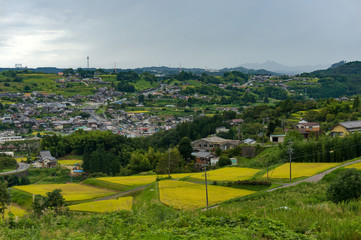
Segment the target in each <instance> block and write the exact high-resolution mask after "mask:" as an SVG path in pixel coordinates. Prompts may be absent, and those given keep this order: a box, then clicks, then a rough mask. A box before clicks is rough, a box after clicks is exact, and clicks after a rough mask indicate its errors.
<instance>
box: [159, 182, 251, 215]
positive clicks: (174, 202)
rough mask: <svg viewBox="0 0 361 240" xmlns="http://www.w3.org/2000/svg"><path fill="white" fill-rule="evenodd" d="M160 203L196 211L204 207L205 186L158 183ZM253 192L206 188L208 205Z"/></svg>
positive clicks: (214, 187)
mask: <svg viewBox="0 0 361 240" xmlns="http://www.w3.org/2000/svg"><path fill="white" fill-rule="evenodd" d="M159 192H160V201H161V202H162V203H164V204H166V205H168V206H172V207H174V208H176V209H196V208H201V207H205V206H206V195H205V185H201V184H195V183H188V182H180V181H173V180H163V181H160V182H159ZM253 193H255V192H253V191H248V190H243V189H242V190H241V189H233V188H226V187H219V186H213V185H209V186H208V199H209V205H214V204H217V203H219V202H222V201H226V200H228V199H232V198H236V197H241V196H245V195H249V194H253Z"/></svg>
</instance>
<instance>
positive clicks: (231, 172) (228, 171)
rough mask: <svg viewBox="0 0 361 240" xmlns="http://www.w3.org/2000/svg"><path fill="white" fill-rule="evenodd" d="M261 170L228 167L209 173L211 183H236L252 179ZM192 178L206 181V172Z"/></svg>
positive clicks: (192, 175)
mask: <svg viewBox="0 0 361 240" xmlns="http://www.w3.org/2000/svg"><path fill="white" fill-rule="evenodd" d="M259 171H260V169H254V168H240V167H226V168H220V169H217V170H212V171H208V172H207V177H208V180H209V181H236V180H246V179H250V178H252V177H253V176H254V175H255V174H256V173H257V172H259ZM190 177H191V178H195V179H204V172H200V173H196V174H191V175H190Z"/></svg>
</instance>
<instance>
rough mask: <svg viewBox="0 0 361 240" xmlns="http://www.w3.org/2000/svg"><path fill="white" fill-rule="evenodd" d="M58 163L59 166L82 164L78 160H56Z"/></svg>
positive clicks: (81, 161)
mask: <svg viewBox="0 0 361 240" xmlns="http://www.w3.org/2000/svg"><path fill="white" fill-rule="evenodd" d="M58 163H59V164H61V165H75V164H83V160H80V159H73V160H58Z"/></svg>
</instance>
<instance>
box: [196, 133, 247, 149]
mask: <svg viewBox="0 0 361 240" xmlns="http://www.w3.org/2000/svg"><path fill="white" fill-rule="evenodd" d="M239 144H240V141H239V140H229V139H224V138H220V137H216V136H212V137H207V138H202V139H198V140H196V141H193V142H191V145H192V147H193V149H195V150H197V151H211V150H214V149H216V148H220V149H222V150H227V149H231V148H235V147H237V146H238V145H239Z"/></svg>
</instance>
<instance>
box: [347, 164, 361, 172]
mask: <svg viewBox="0 0 361 240" xmlns="http://www.w3.org/2000/svg"><path fill="white" fill-rule="evenodd" d="M345 168H356V169H357V170H361V163H355V164H351V165H348V166H346V167H345Z"/></svg>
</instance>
